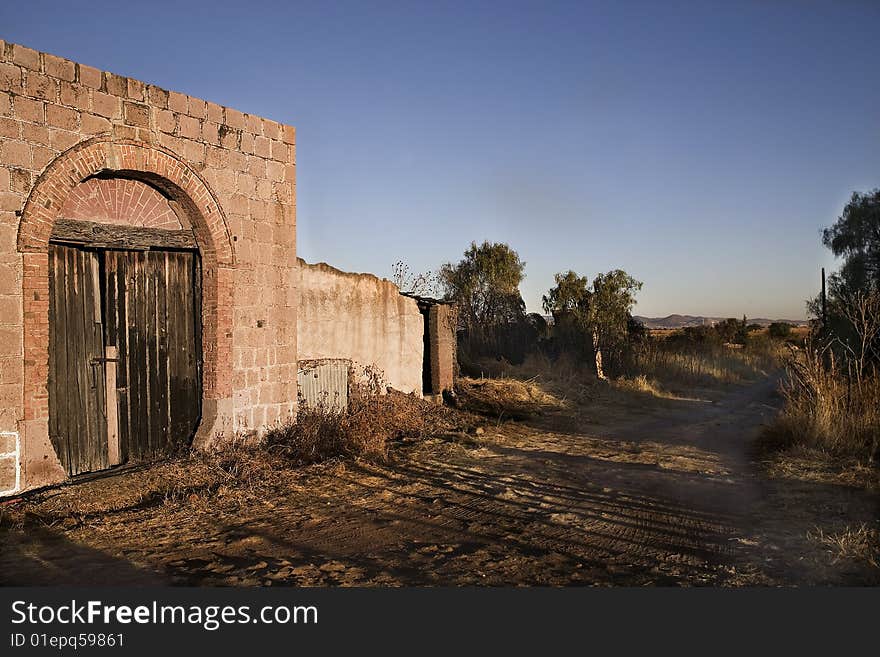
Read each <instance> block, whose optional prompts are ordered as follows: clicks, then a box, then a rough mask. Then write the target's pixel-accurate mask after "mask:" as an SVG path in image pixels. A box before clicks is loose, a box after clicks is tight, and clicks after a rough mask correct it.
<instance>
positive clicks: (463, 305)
mask: <svg viewBox="0 0 880 657" xmlns="http://www.w3.org/2000/svg"><path fill="white" fill-rule="evenodd" d="M524 269H525V263H524V262H522V261H521V260H520V258H519V255H518V254H517V252H516V251H514V250H513V249H511V248H510V247H509V246H508V245H507V244H502V243H498V242H496V243H494V244H492V243H489V242H483V243H482V244H481V245H480V246H477V244H476V242H471V245H470V248H468V250H467V251H465V252H464V258H463V259H462V260H461V261H460V262H459V263H458V264H455V265H453V264H451V263H446V264H445V265H443V266H442V267H441V268H440V274H439V276H440V284H441V285H442V287H443V290H444V292H445V296H446V299H447V300H449V301H454V302H455V303H456V304H457V306H458V316H459V320H460V321H461V323H462V325H463V327H465V328H467V329H469V330H470V331H475V330H483V331H491V330H492V329H493V327H496V326H498V325H500V324H504V323H506V322H512V321H518V320H520V319H522V317H523V316H524V314H525V303H524V302H523V300H522V297H521V296H520V293H519V284H520V283H521V282H522V280H523V278H524V274H523V271H524Z"/></svg>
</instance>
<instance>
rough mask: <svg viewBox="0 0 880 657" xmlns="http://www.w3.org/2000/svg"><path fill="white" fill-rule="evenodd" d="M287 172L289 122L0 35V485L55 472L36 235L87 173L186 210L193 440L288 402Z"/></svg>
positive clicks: (290, 175) (40, 249) (255, 425)
mask: <svg viewBox="0 0 880 657" xmlns="http://www.w3.org/2000/svg"><path fill="white" fill-rule="evenodd" d="M295 173H296V165H295V132H294V128H293V127H291V126H287V125H282V124H280V123H278V122H276V121H272V120H269V119H265V118H261V117H258V116H254V115H251V114H245V113H242V112H240V111H238V110H235V109H232V108H230V107H223V106H220V105H218V104H215V103H212V102H209V101H205V100H201V99H199V98H194V97H192V96H188V95H186V94H183V93H178V92H174V91H168V90H165V89H162V88H160V87H158V86H155V85H153V84H148V83H145V82H142V81H140V80H135V79H132V78H127V77H123V76H120V75H116V74H114V73H110V72H107V71H101V70H99V69H97V68H93V67H91V66H86V65H84V64H78V63H76V62H72V61H69V60H67V59H64V58H62V57H57V56H55V55H51V54H48V53H42V52H38V51H36V50H32V49H30V48H27V47H24V46H21V45H17V44H12V43H6V42H4V41H2V40H0V436H2V437H3V438H2V439H3V441H4V443H3V445H0V491H7V490H8V485H9V481H7V479H9V477H10V476H11V475H9V474H8V473H7V470H11V471H13V474H14V475H15V476H17V477H18V480H17V481H18V482H19V483H18V488H20V489H26V488H33V487H35V486H39V485H44V484H48V483H53V482H55V481H58V480H60V479H62V478H63V472H61V471H60V469H59V467H58V465H57V459H56V458H55V455H54V452H53V451H52V447H51V444H50V442H49V440H48V428H47V418H48V396H47V387H46V377H47V372H48V331H49V321H48V298H47V297H48V274H47V272H48V256H47V246H48V240H49V237H50V235H51V231H52V226H53V224H54V222H55V221H56V220H57V219H58V218H59V217H60V216H61V213H62V208H63V207H64V205H65V202H66V201H68V199H70V197H71V195H77V194H82V193H83V192H84V191H85V192H86V193H85V196H84V198H85V201H83V203H84V205H83V204H82V203H74V202H73V201H71V203H70V204H69V205H68V208H76V207H87V206H88V202H87V201H88V197H89V196H88V192H89V190H83V188H82V187H80V185H82V184H83V183H84V182H86V181H93V180H100V179H102V178H106V177H110V178H114V176H115V177H116V178H117V179H118V180H125V179H135V180H138V181H139V182H141V183H146V184H148V185H149V186H151V187H153V188H155V189H157V190H159V191H160V192H161V193H162V195H163V196H164V197H165V198H167V199H168V202H169V203H170V206H171V207H172V208H173V209H174V210H175V212H176V213H177V214H178V215H180V216H184V215H185V216H186V217H188V218H189V220H190V223H191V225H192V228H193V232H194V233H195V236H196V240H197V242H198V244H199V251H200V254H201V258H202V269H203V281H202V290H203V316H202V321H203V325H204V328H203V345H204V346H203V359H204V375H203V379H204V380H203V387H204V399H203V420H202V424H201V426H200V429H199V433H198V435H197V436H196V441H197V443H198V444H200V445H205V444H208V443H210V442H212V441H214V440H216V439H218V438H220V437H222V436H228V435H232V434H233V433H235V432H239V431H243V432H247V431H252V430H257V431H260V430H262V429H263V428H265V427H266V426H268V425H271V424H272V423H274V422H276V421H278V420H279V419H282V418H284V417H286V416H287V415H289V414H290V413H291V412H293V411H294V408H295V400H296V362H297V344H296V328H297V317H296V285H297V280H296V259H295V250H296V238H295V226H296V217H295ZM96 175H98V176H99V177H98V178H95V177H94V176H96ZM86 184H89V183H88V182H86ZM116 184H119V185H124V184H126V183H116ZM79 200H82V199H79ZM148 201H149V199H147V198H146V197H145V199H144V202H145V203H146V202H148ZM136 203H137V202H135V204H136ZM70 211H71V212H74V210H70ZM156 212H157V213H159V215H157V217H159V218H157V219H156V221H160V220H163V221H164V219H162V217H164V218H165V219H167V218H168V215H167V213H165V212H164V208H158V207H157V208H156ZM160 215H161V216H160ZM123 219H124V217H123ZM9 436H12V437H13V438H14V439H15V440H16V441H19V442H18V443H17V444H19V445H20V449H19V450H18V452H17V453H18V454H19V456H18V457H16V459H17V461H18V464H17V465H16V467H15V468H11V469H10V468H7V467H6V461H8V460H9V459H10V458H11V457H10V456H9V454H11V453H12V452H4V451H3V449H5V447H4V445H5V444H6V442H9V440H12V438H9Z"/></svg>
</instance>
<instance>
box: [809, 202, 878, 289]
mask: <svg viewBox="0 0 880 657" xmlns="http://www.w3.org/2000/svg"><path fill="white" fill-rule="evenodd" d="M822 241H823V242H824V244H825V246H827V247H828V248H829V249H831V251H832V252H833V253H834V255H836V256H838V257H843V258H844V263H843V266H842V267H841V268H840V272H839V274H838V277H839V278H838V279H837V280H832V281H831V283H832V288H834V287H840V288H845V289H846V290H848V291H849V292H854V291H856V290H863V289H878V288H880V189H875V190H874V191H872V192H866V193H864V194H860V193H859V192H853V195H852V197H851V198H850V201H849V203H847V204H846V207H844V209H843V213H842V214H841V215H840V216H839V217H838V218H837V221H836V222H835V223H834V225H832V226H830V227H829V228H826V229H825V230H824V231H823V232H822ZM832 292H834V290H833V289H832Z"/></svg>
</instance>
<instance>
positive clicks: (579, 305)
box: [541, 270, 592, 355]
mask: <svg viewBox="0 0 880 657" xmlns="http://www.w3.org/2000/svg"><path fill="white" fill-rule="evenodd" d="M553 280H554V282H555V283H556V285H555V286H553V287H552V288H550V290H548V292H547V294H545V295H544V296H543V297H542V299H541V301H542V305H543V306H544V312H547V313H550V314H551V315H553V335H554V337H555V339H556V343H557V348H558V349H560V350H563V351H574V352H578V353H580V354H581V355H586V353H587V352H588V351H590V352H592V341H591V340H588V337H589V336H592V332H591V331H590V297H591V295H592V290H591V289H590V279H588V278H587V277H586V276H578V275H577V274H576V273H575V272H573V271H571V270H568V271H566V272H560V273H558V274H555V275H554V276H553Z"/></svg>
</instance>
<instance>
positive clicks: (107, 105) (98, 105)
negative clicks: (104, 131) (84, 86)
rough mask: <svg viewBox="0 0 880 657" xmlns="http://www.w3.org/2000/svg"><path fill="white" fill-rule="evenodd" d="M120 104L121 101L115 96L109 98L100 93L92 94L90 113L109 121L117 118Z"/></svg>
mask: <svg viewBox="0 0 880 657" xmlns="http://www.w3.org/2000/svg"><path fill="white" fill-rule="evenodd" d="M121 104H122V101H120V99H119V98H116V97H115V96H110V95H108V94H105V93H102V92H100V91H94V92H92V111H93V112H94V113H95V114H100V115H101V116H106V117H107V118H111V119H112V118H118V117H119V115H120V106H121Z"/></svg>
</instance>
